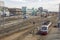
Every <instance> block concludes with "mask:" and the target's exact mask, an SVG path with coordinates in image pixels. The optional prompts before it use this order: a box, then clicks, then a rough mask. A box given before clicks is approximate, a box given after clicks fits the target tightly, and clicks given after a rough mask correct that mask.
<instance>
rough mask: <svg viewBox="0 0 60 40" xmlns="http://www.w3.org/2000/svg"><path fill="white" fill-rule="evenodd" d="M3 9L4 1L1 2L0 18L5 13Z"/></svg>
mask: <svg viewBox="0 0 60 40" xmlns="http://www.w3.org/2000/svg"><path fill="white" fill-rule="evenodd" d="M3 7H4V1H0V17H1V14H2V13H3Z"/></svg>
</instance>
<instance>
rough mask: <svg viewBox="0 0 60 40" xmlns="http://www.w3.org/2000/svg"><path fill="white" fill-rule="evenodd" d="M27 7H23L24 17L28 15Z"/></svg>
mask: <svg viewBox="0 0 60 40" xmlns="http://www.w3.org/2000/svg"><path fill="white" fill-rule="evenodd" d="M26 8H27V7H22V13H23V15H26V10H27V9H26Z"/></svg>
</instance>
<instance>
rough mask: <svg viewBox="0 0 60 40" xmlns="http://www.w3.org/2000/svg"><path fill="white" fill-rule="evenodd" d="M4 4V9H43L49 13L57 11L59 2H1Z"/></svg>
mask: <svg viewBox="0 0 60 40" xmlns="http://www.w3.org/2000/svg"><path fill="white" fill-rule="evenodd" d="M2 1H4V2H5V6H6V7H10V8H21V7H22V6H26V7H27V8H33V7H34V8H38V7H43V8H44V9H48V10H49V11H58V8H59V3H60V0H2Z"/></svg>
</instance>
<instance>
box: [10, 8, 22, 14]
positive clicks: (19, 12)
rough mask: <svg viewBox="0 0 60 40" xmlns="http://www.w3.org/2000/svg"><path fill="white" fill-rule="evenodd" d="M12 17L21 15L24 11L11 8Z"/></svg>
mask: <svg viewBox="0 0 60 40" xmlns="http://www.w3.org/2000/svg"><path fill="white" fill-rule="evenodd" d="M9 11H10V14H11V15H21V14H22V11H21V9H19V8H9Z"/></svg>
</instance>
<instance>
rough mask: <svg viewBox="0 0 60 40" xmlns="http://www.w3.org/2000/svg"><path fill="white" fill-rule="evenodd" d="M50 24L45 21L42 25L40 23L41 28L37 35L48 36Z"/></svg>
mask: <svg viewBox="0 0 60 40" xmlns="http://www.w3.org/2000/svg"><path fill="white" fill-rule="evenodd" d="M51 24H52V22H50V21H45V22H44V23H42V26H41V27H40V29H39V33H40V34H43V35H46V34H48V32H49V30H50V27H51Z"/></svg>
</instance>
